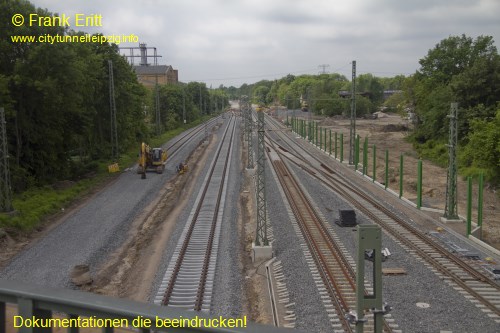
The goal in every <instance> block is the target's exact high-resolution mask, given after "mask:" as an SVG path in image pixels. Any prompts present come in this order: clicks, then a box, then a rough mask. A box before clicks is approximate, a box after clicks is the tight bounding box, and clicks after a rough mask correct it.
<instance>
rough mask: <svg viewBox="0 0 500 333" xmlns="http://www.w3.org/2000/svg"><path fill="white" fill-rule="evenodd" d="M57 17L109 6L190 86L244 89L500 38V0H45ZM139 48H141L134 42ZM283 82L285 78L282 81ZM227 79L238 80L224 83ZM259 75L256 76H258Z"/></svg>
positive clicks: (405, 64)
mask: <svg viewBox="0 0 500 333" xmlns="http://www.w3.org/2000/svg"><path fill="white" fill-rule="evenodd" d="M34 3H35V5H37V6H40V7H46V8H48V9H49V10H51V11H58V12H60V13H68V12H75V11H81V12H84V13H87V12H95V11H97V10H99V11H100V12H101V13H102V15H103V22H104V23H105V26H104V27H103V28H102V29H103V30H104V32H105V33H117V34H121V33H123V34H130V33H134V34H136V35H138V36H140V38H141V42H146V43H147V44H148V46H150V47H156V48H157V50H158V53H159V54H161V55H163V58H161V62H162V63H167V64H171V65H173V66H174V68H177V69H179V77H180V79H181V80H184V81H189V80H207V82H208V81H209V80H210V82H212V83H213V84H214V85H216V86H217V85H219V84H220V83H223V84H225V85H231V84H235V85H239V84H241V83H243V82H245V80H247V81H246V82H254V81H257V80H258V79H259V78H258V77H255V76H258V75H261V77H262V78H265V79H269V78H274V77H273V75H280V74H281V73H288V72H290V73H294V72H303V71H304V69H308V70H309V71H310V72H309V73H311V74H312V73H316V72H317V71H318V69H317V66H318V65H319V64H324V63H326V64H330V68H329V69H330V70H334V69H337V68H343V69H342V70H344V71H345V72H343V73H341V74H344V75H347V76H350V73H349V71H350V68H349V66H347V67H346V64H349V62H350V61H351V60H353V59H356V60H357V61H358V68H359V70H360V71H363V70H366V71H371V72H373V73H374V74H375V75H379V74H377V73H381V74H380V75H386V76H390V75H392V74H397V73H413V72H414V71H415V70H416V69H418V66H419V65H418V60H419V59H420V58H422V57H424V56H425V55H426V54H427V51H428V50H429V49H431V48H433V47H434V46H435V45H436V44H437V43H438V42H439V41H440V40H442V39H444V38H447V37H448V36H450V35H461V34H466V35H468V36H471V37H476V36H478V35H491V36H493V38H494V39H495V40H496V41H497V45H498V40H500V23H499V20H498V18H497V17H496V15H497V13H499V12H500V1H497V0H442V1H435V0H419V1H400V0H378V1H371V0H351V1H331V0H312V1H311V0H238V1H234V0H205V1H199V0H183V1H182V0H177V1H174V0H163V1H160V0H156V1H155V0H147V1H131V0H107V1H100V0H73V1H65V2H62V1H56V0H35V1H34ZM126 46H136V45H126ZM278 77H279V76H278ZM220 78H231V79H228V80H219V79H220ZM248 78H251V79H248Z"/></svg>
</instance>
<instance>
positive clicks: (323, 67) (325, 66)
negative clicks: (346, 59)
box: [318, 64, 330, 74]
mask: <svg viewBox="0 0 500 333" xmlns="http://www.w3.org/2000/svg"><path fill="white" fill-rule="evenodd" d="M327 67H330V65H328V64H322V65H319V66H318V68H322V70H321V71H320V72H319V73H318V74H328V72H327V71H326V68H327Z"/></svg>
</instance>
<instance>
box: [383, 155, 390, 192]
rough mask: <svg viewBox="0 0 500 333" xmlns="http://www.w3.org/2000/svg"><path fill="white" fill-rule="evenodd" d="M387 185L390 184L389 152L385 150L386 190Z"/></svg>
mask: <svg viewBox="0 0 500 333" xmlns="http://www.w3.org/2000/svg"><path fill="white" fill-rule="evenodd" d="M387 183H389V150H387V149H386V150H385V184H384V186H385V189H386V190H387Z"/></svg>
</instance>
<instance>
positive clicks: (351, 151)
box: [349, 60, 356, 164]
mask: <svg viewBox="0 0 500 333" xmlns="http://www.w3.org/2000/svg"><path fill="white" fill-rule="evenodd" d="M354 141H356V60H353V61H352V88H351V127H350V128H349V164H354Z"/></svg>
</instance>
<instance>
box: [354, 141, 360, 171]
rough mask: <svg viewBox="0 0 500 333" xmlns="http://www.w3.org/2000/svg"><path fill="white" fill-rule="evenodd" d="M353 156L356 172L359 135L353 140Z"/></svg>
mask: <svg viewBox="0 0 500 333" xmlns="http://www.w3.org/2000/svg"><path fill="white" fill-rule="evenodd" d="M355 141H356V142H355V147H354V148H355V154H354V170H356V171H358V163H359V135H358V136H356V140H355Z"/></svg>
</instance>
